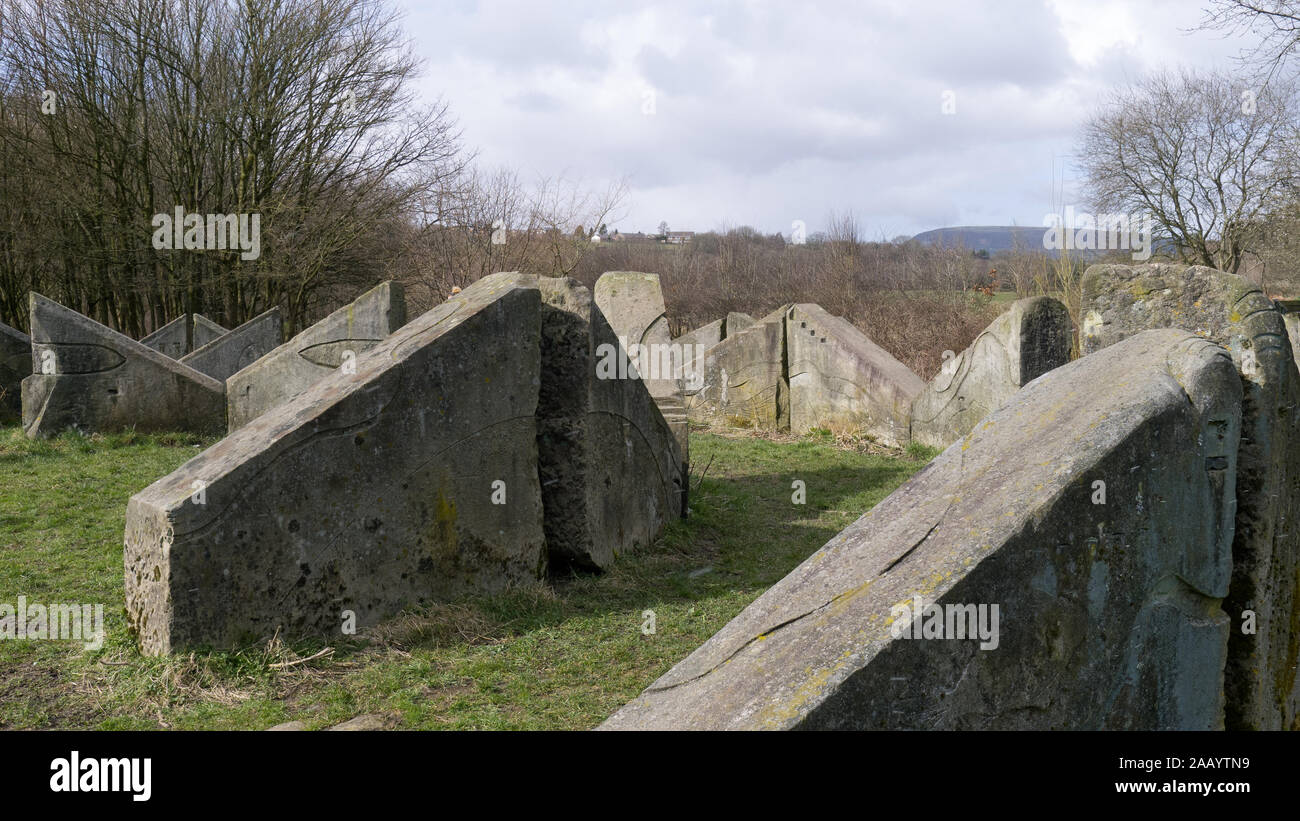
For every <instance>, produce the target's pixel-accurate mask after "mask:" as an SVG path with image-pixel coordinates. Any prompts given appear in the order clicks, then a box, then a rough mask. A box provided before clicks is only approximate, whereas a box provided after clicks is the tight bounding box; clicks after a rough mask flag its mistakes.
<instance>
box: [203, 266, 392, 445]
mask: <svg viewBox="0 0 1300 821" xmlns="http://www.w3.org/2000/svg"><path fill="white" fill-rule="evenodd" d="M405 324H406V300H405V298H404V296H403V293H402V286H401V285H400V284H399V283H397V282H385V283H383V284H381V285H378V286H376V287H374V288H372V289H370V290H369V291H367V292H366V293H364V294H362V295H361V296H359V297H357V299H356V300H355V301H353V302H352V303H351V304H349V305H345V306H343V307H342V308H339V309H338V310H337V311H335V312H334V313H332V314H330V315H329V316H327V317H325V318H324V319H322V320H321V321H320V322H317V323H316V324H315V325H312V326H311V327H310V328H308V329H306V330H305V331H303V332H302V333H300V334H298V335H297V336H295V337H294V338H293V339H290V340H289V341H288V342H286V343H284V344H283V345H281V346H279V347H278V348H276V349H275V350H273V351H271V352H270V353H268V354H267V355H265V356H263V357H262V358H261V359H259V360H257V361H256V362H254V363H253V364H251V365H249V366H248V367H246V368H244V369H243V370H241V371H239V372H238V373H236V374H234V375H233V376H231V377H230V378H229V379H227V380H226V400H227V404H228V406H229V408H228V413H227V417H228V419H229V422H230V429H231V430H236V429H238V428H240V427H243V426H244V425H246V424H248V422H249V421H250V420H252V419H256V418H257V417H258V416H261V415H262V414H263V413H266V412H267V411H268V410H270V409H271V408H274V407H275V406H277V405H279V404H281V403H282V402H285V401H288V400H289V399H292V398H293V397H295V396H297V395H298V394H300V393H302V392H303V391H304V390H306V389H307V388H309V387H310V386H311V385H313V384H315V383H316V381H317V380H319V379H321V378H322V377H324V376H328V375H329V374H331V373H333V372H334V371H335V370H336V369H338V368H339V367H340V366H341V365H343V364H344V363H345V362H348V363H351V362H353V361H355V359H356V358H357V357H359V356H361V354H362V353H363V352H365V351H368V350H370V349H371V348H373V347H374V346H375V345H378V344H379V342H380V341H381V340H383V339H385V338H386V337H387V336H388V335H389V334H391V333H392V332H393V331H396V330H397V329H398V328H400V327H402V326H403V325H405ZM348 367H351V365H350V364H349V365H348Z"/></svg>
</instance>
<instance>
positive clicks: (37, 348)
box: [22, 293, 225, 438]
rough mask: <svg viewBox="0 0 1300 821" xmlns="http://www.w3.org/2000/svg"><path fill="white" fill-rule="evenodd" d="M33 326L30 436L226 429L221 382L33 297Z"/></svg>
mask: <svg viewBox="0 0 1300 821" xmlns="http://www.w3.org/2000/svg"><path fill="white" fill-rule="evenodd" d="M31 321H32V345H31V357H32V373H31V375H30V376H28V377H27V378H26V379H24V380H23V383H22V404H23V428H24V429H25V430H26V432H27V435H28V436H31V437H34V438H35V437H45V436H52V435H54V434H56V433H58V432H60V431H62V430H66V429H68V428H74V429H76V430H79V431H82V432H83V433H94V432H103V431H115V430H124V429H126V428H134V429H136V430H139V431H178V430H185V431H198V432H203V433H216V432H219V431H224V430H225V389H224V386H223V385H222V383H221V382H219V381H217V380H215V379H213V378H211V377H209V376H206V375H204V374H202V373H200V372H198V371H196V370H194V369H193V368H190V367H188V366H186V365H183V364H181V363H180V362H177V361H176V360H175V359H173V358H171V357H170V356H167V355H166V354H163V353H160V352H159V351H156V350H154V349H152V348H149V347H147V346H145V345H143V344H141V343H139V342H136V341H135V340H133V339H131V338H129V337H127V336H124V335H122V334H120V333H118V332H117V331H114V330H112V329H110V328H106V327H104V326H103V325H100V324H99V323H98V322H95V321H94V320H93V319H90V318H89V317H86V316H82V315H81V314H79V313H77V312H76V311H74V310H72V309H70V308H65V307H63V306H62V305H59V304H58V303H57V302H54V301H53V300H50V299H47V298H45V297H43V296H41V295H40V294H35V293H33V294H32V295H31Z"/></svg>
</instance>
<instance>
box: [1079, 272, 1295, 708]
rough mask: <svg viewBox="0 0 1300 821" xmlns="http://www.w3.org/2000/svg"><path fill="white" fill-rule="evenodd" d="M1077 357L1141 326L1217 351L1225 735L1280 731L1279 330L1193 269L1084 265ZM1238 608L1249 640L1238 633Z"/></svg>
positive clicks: (1260, 301)
mask: <svg viewBox="0 0 1300 821" xmlns="http://www.w3.org/2000/svg"><path fill="white" fill-rule="evenodd" d="M1081 312H1082V315H1083V327H1082V328H1081V331H1080V342H1081V348H1082V350H1083V352H1084V353H1085V354H1088V353H1091V352H1093V351H1101V350H1103V349H1105V348H1106V346H1108V345H1112V344H1114V343H1115V342H1117V341H1119V340H1121V339H1125V338H1127V337H1129V336H1131V335H1132V334H1134V333H1137V332H1138V331H1140V330H1142V329H1144V328H1148V327H1164V326H1170V327H1175V328H1182V329H1185V330H1188V331H1192V332H1194V333H1196V334H1198V335H1199V336H1202V337H1206V338H1208V339H1211V340H1213V341H1215V342H1217V343H1219V344H1220V345H1223V346H1224V347H1225V348H1227V349H1228V351H1229V352H1231V354H1232V358H1233V362H1234V363H1235V364H1236V366H1237V369H1238V371H1239V372H1240V375H1241V384H1242V388H1243V391H1244V398H1243V405H1242V435H1241V451H1240V453H1239V454H1238V464H1239V469H1238V477H1237V513H1236V539H1235V541H1234V544H1233V549H1232V559H1233V575H1232V590H1231V592H1230V593H1229V595H1228V597H1227V599H1226V600H1225V602H1224V609H1225V610H1226V611H1227V613H1228V615H1229V616H1231V617H1232V618H1233V620H1234V624H1235V625H1236V626H1237V627H1238V629H1234V630H1233V631H1232V634H1231V635H1232V638H1231V641H1230V643H1229V657H1228V666H1227V671H1226V673H1225V688H1226V692H1227V726H1228V728H1229V729H1245V728H1256V729H1279V728H1290V727H1291V726H1292V724H1293V723H1294V722H1295V720H1296V708H1297V700H1298V699H1300V693H1298V692H1297V680H1296V663H1297V657H1300V595H1298V593H1297V586H1300V522H1297V521H1296V518H1297V516H1300V412H1297V409H1298V408H1300V373H1298V372H1297V370H1296V363H1295V360H1294V357H1293V354H1292V349H1291V344H1290V342H1289V339H1288V334H1287V331H1286V327H1285V321H1284V319H1283V317H1282V314H1281V313H1280V312H1279V311H1278V310H1277V307H1276V306H1275V305H1274V304H1273V303H1272V302H1271V301H1270V300H1269V299H1268V298H1267V297H1265V296H1264V294H1263V293H1261V292H1260V290H1259V289H1258V288H1257V287H1256V286H1255V285H1254V284H1253V283H1251V282H1250V281H1249V280H1247V279H1245V278H1243V277H1239V276H1234V275H1232V274H1227V273H1224V272H1222V271H1216V270H1214V269H1212V268H1205V267H1201V266H1194V267H1185V266H1181V265H1173V264H1152V265H1139V266H1127V265H1094V266H1092V267H1090V268H1089V269H1088V271H1087V272H1086V274H1085V275H1084V281H1083V303H1082V307H1081ZM1247 611H1250V612H1251V613H1253V614H1254V618H1255V625H1254V626H1255V629H1256V632H1254V633H1248V632H1244V631H1243V630H1242V629H1240V628H1241V627H1244V626H1245V625H1246V624H1247V620H1248V618H1249V617H1248V616H1247Z"/></svg>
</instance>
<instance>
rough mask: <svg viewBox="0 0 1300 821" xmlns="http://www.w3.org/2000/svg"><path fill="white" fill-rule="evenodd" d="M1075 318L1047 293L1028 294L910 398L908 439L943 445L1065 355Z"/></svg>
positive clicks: (1064, 359)
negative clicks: (1037, 295) (917, 394)
mask: <svg viewBox="0 0 1300 821" xmlns="http://www.w3.org/2000/svg"><path fill="white" fill-rule="evenodd" d="M1073 338H1074V323H1072V322H1071V321H1070V312H1069V311H1068V310H1066V308H1065V306H1064V305H1063V304H1061V302H1060V301H1059V300H1056V299H1052V298H1051V297H1045V296H1042V297H1030V298H1028V299H1021V300H1017V301H1016V302H1014V303H1012V305H1011V308H1010V310H1008V311H1006V312H1005V313H1003V314H1002V316H1000V317H998V318H997V319H995V320H994V321H993V323H992V324H990V325H989V326H988V327H987V328H985V329H984V330H983V331H982V332H981V333H980V335H979V336H977V337H975V341H974V342H972V343H971V344H970V346H969V347H968V348H966V350H964V351H962V352H961V353H959V354H957V355H956V356H954V357H952V358H950V359H947V360H945V361H944V364H943V368H942V369H941V370H940V371H939V374H938V375H937V376H935V378H934V379H932V380H930V384H929V385H927V386H926V388H925V390H924V391H922V392H921V394H920V395H919V396H917V397H916V399H914V400H913V401H912V439H913V440H914V441H917V442H920V443H921V444H923V445H930V446H931V447H937V448H946V447H948V446H949V445H951V444H952V443H953V442H955V441H957V440H958V439H960V438H961V437H963V436H965V435H966V434H967V433H969V432H970V431H971V429H972V428H974V427H975V425H976V424H977V423H978V422H979V421H980V420H982V419H984V418H985V417H986V416H988V415H989V414H990V413H992V412H993V411H995V410H997V409H998V408H1000V407H1002V405H1004V404H1005V403H1006V402H1007V400H1009V399H1010V398H1011V397H1012V396H1014V395H1015V393H1016V391H1018V390H1020V388H1021V387H1023V386H1024V385H1027V384H1028V383H1029V382H1031V381H1032V380H1034V379H1037V378H1038V377H1040V376H1042V375H1043V374H1045V373H1047V372H1048V371H1050V370H1052V369H1053V368H1059V367H1060V366H1061V365H1064V364H1065V363H1067V362H1069V361H1070V345H1071V342H1072V340H1073Z"/></svg>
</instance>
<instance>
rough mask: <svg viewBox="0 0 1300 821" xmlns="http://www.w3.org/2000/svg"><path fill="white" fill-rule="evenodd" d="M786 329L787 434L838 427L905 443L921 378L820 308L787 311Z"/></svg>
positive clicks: (895, 442)
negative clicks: (788, 425) (788, 393)
mask: <svg viewBox="0 0 1300 821" xmlns="http://www.w3.org/2000/svg"><path fill="white" fill-rule="evenodd" d="M785 329H786V354H787V357H788V365H787V373H788V374H789V377H788V378H789V381H790V430H791V432H793V433H806V432H807V431H808V430H810V429H812V428H818V427H820V428H837V427H843V428H848V429H852V430H857V431H861V432H864V433H868V434H871V435H873V436H875V437H877V438H878V439H880V440H881V441H883V442H886V443H888V444H891V445H904V444H906V443H907V439H908V427H909V423H908V420H909V417H910V415H911V406H912V400H913V399H915V398H916V396H917V395H918V394H919V393H921V391H923V390H924V389H925V383H924V382H923V381H921V377H919V376H917V375H916V374H915V373H913V372H912V370H911V369H910V368H908V367H907V366H906V365H904V364H903V363H902V362H899V361H898V360H897V359H895V358H894V357H892V356H890V355H889V353H888V352H887V351H886V350H885V349H884V348H882V347H880V346H879V345H877V344H876V343H874V342H872V341H871V340H870V339H868V338H867V337H866V335H865V334H863V333H862V332H861V331H859V330H858V329H857V328H856V327H854V326H853V324H852V323H850V322H848V321H847V320H845V319H841V318H840V317H837V316H832V315H830V314H829V313H827V312H826V311H825V310H823V309H822V308H821V306H818V305H810V304H800V305H794V306H791V307H790V309H789V310H787V311H786V314H785Z"/></svg>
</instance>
